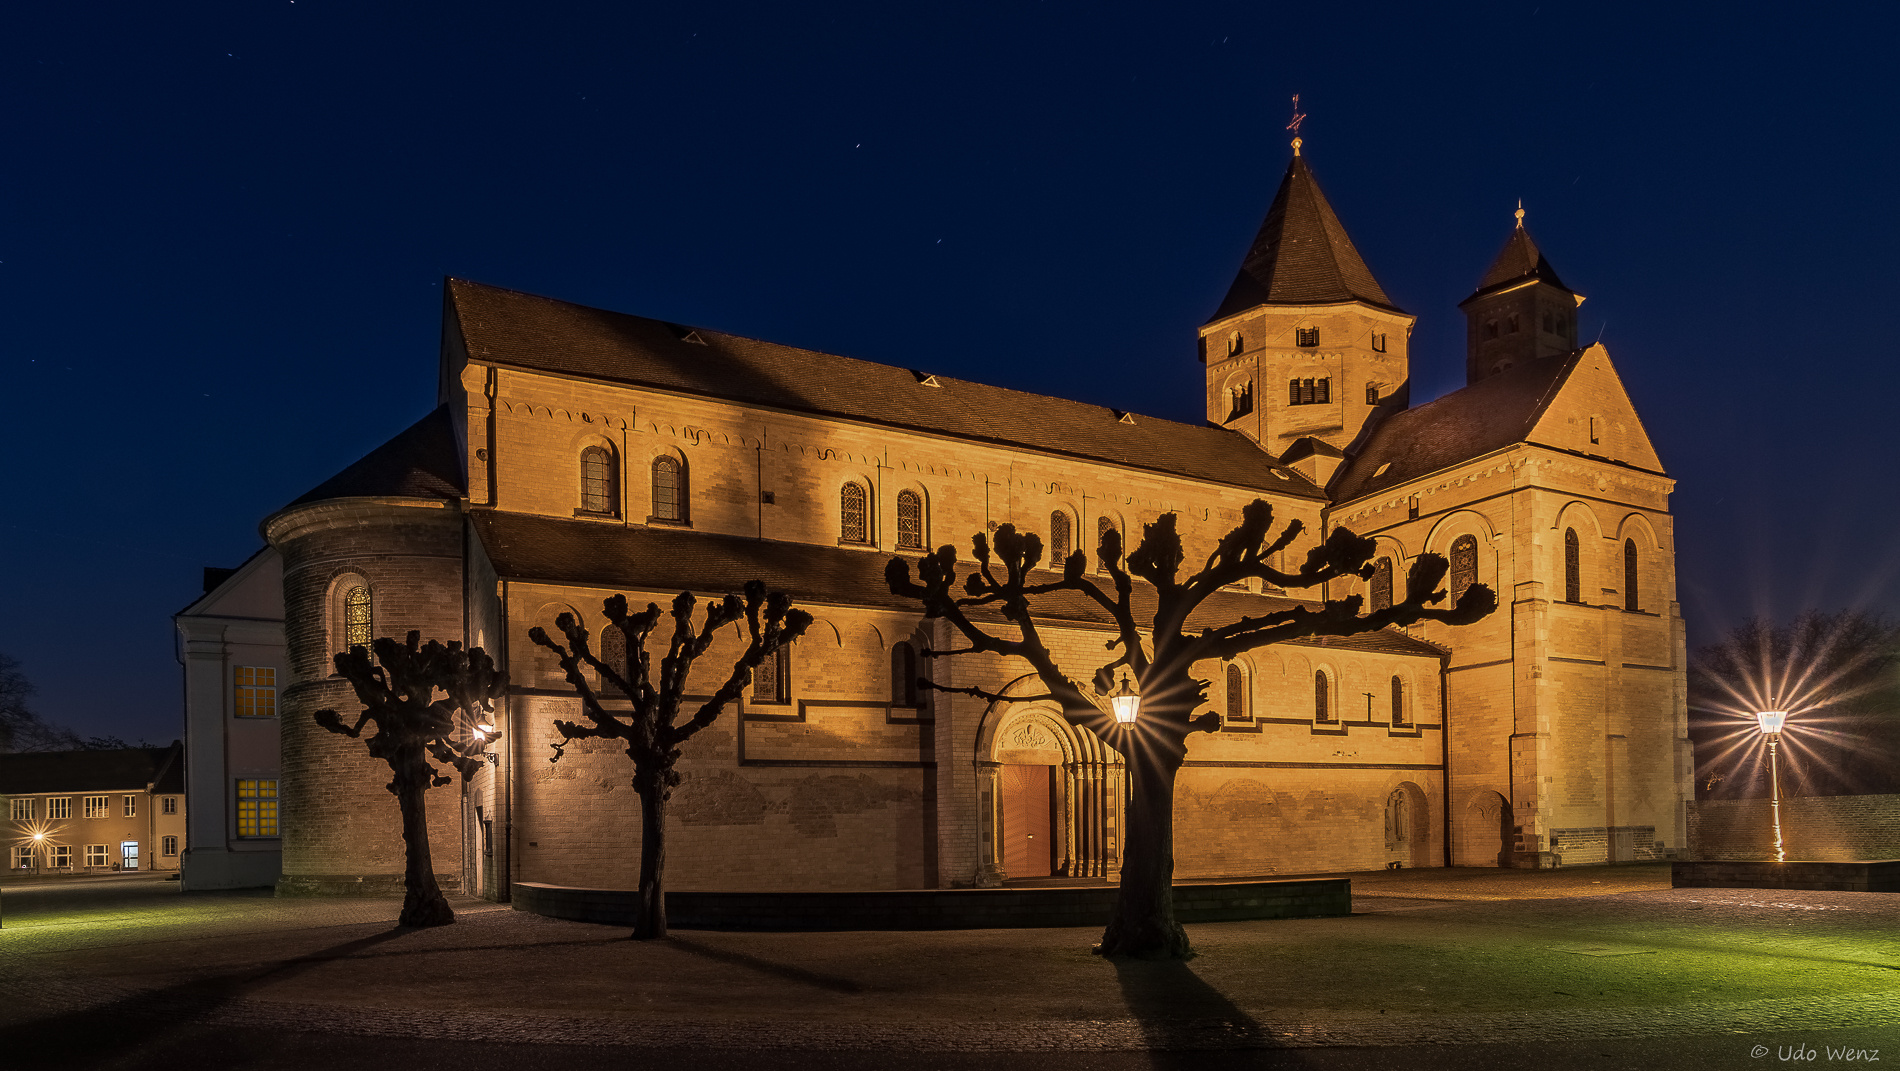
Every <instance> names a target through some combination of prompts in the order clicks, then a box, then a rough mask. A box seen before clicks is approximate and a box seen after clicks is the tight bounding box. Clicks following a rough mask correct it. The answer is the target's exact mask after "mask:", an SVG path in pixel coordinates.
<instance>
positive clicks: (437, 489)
mask: <svg viewBox="0 0 1900 1071" xmlns="http://www.w3.org/2000/svg"><path fill="white" fill-rule="evenodd" d="M466 483H467V480H466V478H465V477H464V475H463V472H462V450H461V447H460V445H459V444H458V443H457V442H456V439H455V425H454V423H453V422H452V420H451V418H450V414H449V407H448V406H447V405H440V406H437V407H436V409H435V411H434V412H432V413H430V414H429V415H428V416H425V417H423V418H422V419H421V420H418V421H416V422H415V423H414V424H411V425H410V426H409V427H408V428H406V429H405V430H403V431H402V432H401V433H400V434H398V435H397V436H396V437H395V438H393V439H391V440H389V441H388V442H386V443H384V444H383V445H381V446H379V447H377V448H376V449H374V450H371V451H370V452H369V453H367V454H364V455H363V456H362V457H361V458H359V459H357V461H355V462H354V463H353V464H351V465H350V466H349V467H347V468H345V469H344V470H343V471H342V472H339V473H337V474H336V475H335V476H332V477H330V478H329V479H327V480H325V481H323V482H322V483H320V484H318V485H317V486H315V487H313V488H311V489H310V490H309V491H307V492H305V493H304V494H303V495H301V496H299V497H298V498H297V499H296V500H295V501H293V502H291V503H290V505H292V506H301V505H303V504H304V503H306V502H321V501H323V500H324V499H326V498H359V497H363V498H372V497H373V498H381V497H386V496H387V497H401V498H461V497H462V493H463V488H464V487H465V485H466ZM286 508H288V507H286Z"/></svg>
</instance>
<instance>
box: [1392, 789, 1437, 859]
mask: <svg viewBox="0 0 1900 1071" xmlns="http://www.w3.org/2000/svg"><path fill="white" fill-rule="evenodd" d="M1426 807H1427V805H1426V802H1425V791H1424V790H1423V789H1421V788H1419V787H1418V786H1417V785H1415V784H1413V783H1412V782H1410V781H1402V782H1400V783H1399V785H1398V786H1397V787H1396V788H1394V789H1392V791H1391V792H1389V793H1387V794H1386V798H1385V862H1386V865H1387V866H1391V865H1392V864H1394V863H1397V864H1398V865H1400V866H1405V867H1419V866H1431V865H1432V861H1431V839H1432V838H1431V826H1430V825H1429V824H1428V822H1429V815H1428V814H1427V813H1426Z"/></svg>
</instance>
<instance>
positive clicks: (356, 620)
mask: <svg viewBox="0 0 1900 1071" xmlns="http://www.w3.org/2000/svg"><path fill="white" fill-rule="evenodd" d="M374 635H375V622H374V620H373V619H372V617H371V614H370V602H369V589H368V588H366V587H361V586H358V587H353V588H351V589H350V590H348V591H346V592H344V593H343V644H344V646H346V647H368V646H369V645H370V639H371V637H372V636H374Z"/></svg>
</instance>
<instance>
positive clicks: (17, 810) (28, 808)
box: [7, 800, 33, 822]
mask: <svg viewBox="0 0 1900 1071" xmlns="http://www.w3.org/2000/svg"><path fill="white" fill-rule="evenodd" d="M7 809H8V810H9V811H10V812H11V813H10V814H8V815H7V817H9V818H11V819H13V820H14V821H15V822H31V821H32V820H33V801H32V800H11V801H9V802H8V804H7Z"/></svg>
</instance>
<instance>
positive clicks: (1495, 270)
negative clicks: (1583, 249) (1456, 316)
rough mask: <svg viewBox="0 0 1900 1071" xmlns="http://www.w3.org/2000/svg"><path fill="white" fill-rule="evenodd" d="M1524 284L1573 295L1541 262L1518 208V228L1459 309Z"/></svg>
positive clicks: (1544, 261) (1540, 254) (1540, 251)
mask: <svg viewBox="0 0 1900 1071" xmlns="http://www.w3.org/2000/svg"><path fill="white" fill-rule="evenodd" d="M1527 281H1534V282H1541V283H1547V284H1549V285H1551V286H1554V287H1556V288H1557V289H1559V290H1562V291H1563V292H1564V293H1566V294H1575V293H1576V291H1575V290H1572V289H1570V288H1569V287H1567V286H1565V285H1564V281H1563V280H1562V279H1559V278H1557V271H1556V269H1555V268H1552V267H1551V266H1550V261H1548V260H1545V259H1544V254H1543V251H1542V250H1540V249H1538V248H1537V240H1536V239H1534V238H1532V237H1531V232H1530V228H1528V227H1526V226H1524V210H1523V209H1522V208H1520V209H1518V210H1517V227H1516V229H1514V230H1513V231H1511V236H1510V237H1509V238H1507V239H1505V240H1504V248H1503V249H1502V250H1500V251H1499V252H1498V258H1497V259H1496V260H1495V261H1492V262H1491V270H1489V271H1487V272H1485V273H1484V278H1482V279H1480V280H1478V289H1477V290H1475V291H1473V292H1472V295H1471V297H1468V298H1466V299H1465V300H1464V301H1461V302H1459V303H1458V304H1459V307H1461V308H1462V307H1463V306H1464V305H1466V304H1468V303H1469V302H1470V301H1471V300H1472V299H1473V298H1479V297H1483V296H1484V295H1486V294H1491V293H1496V292H1497V291H1499V290H1509V289H1512V288H1513V287H1516V286H1517V285H1519V284H1521V283H1524V282H1527Z"/></svg>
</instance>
